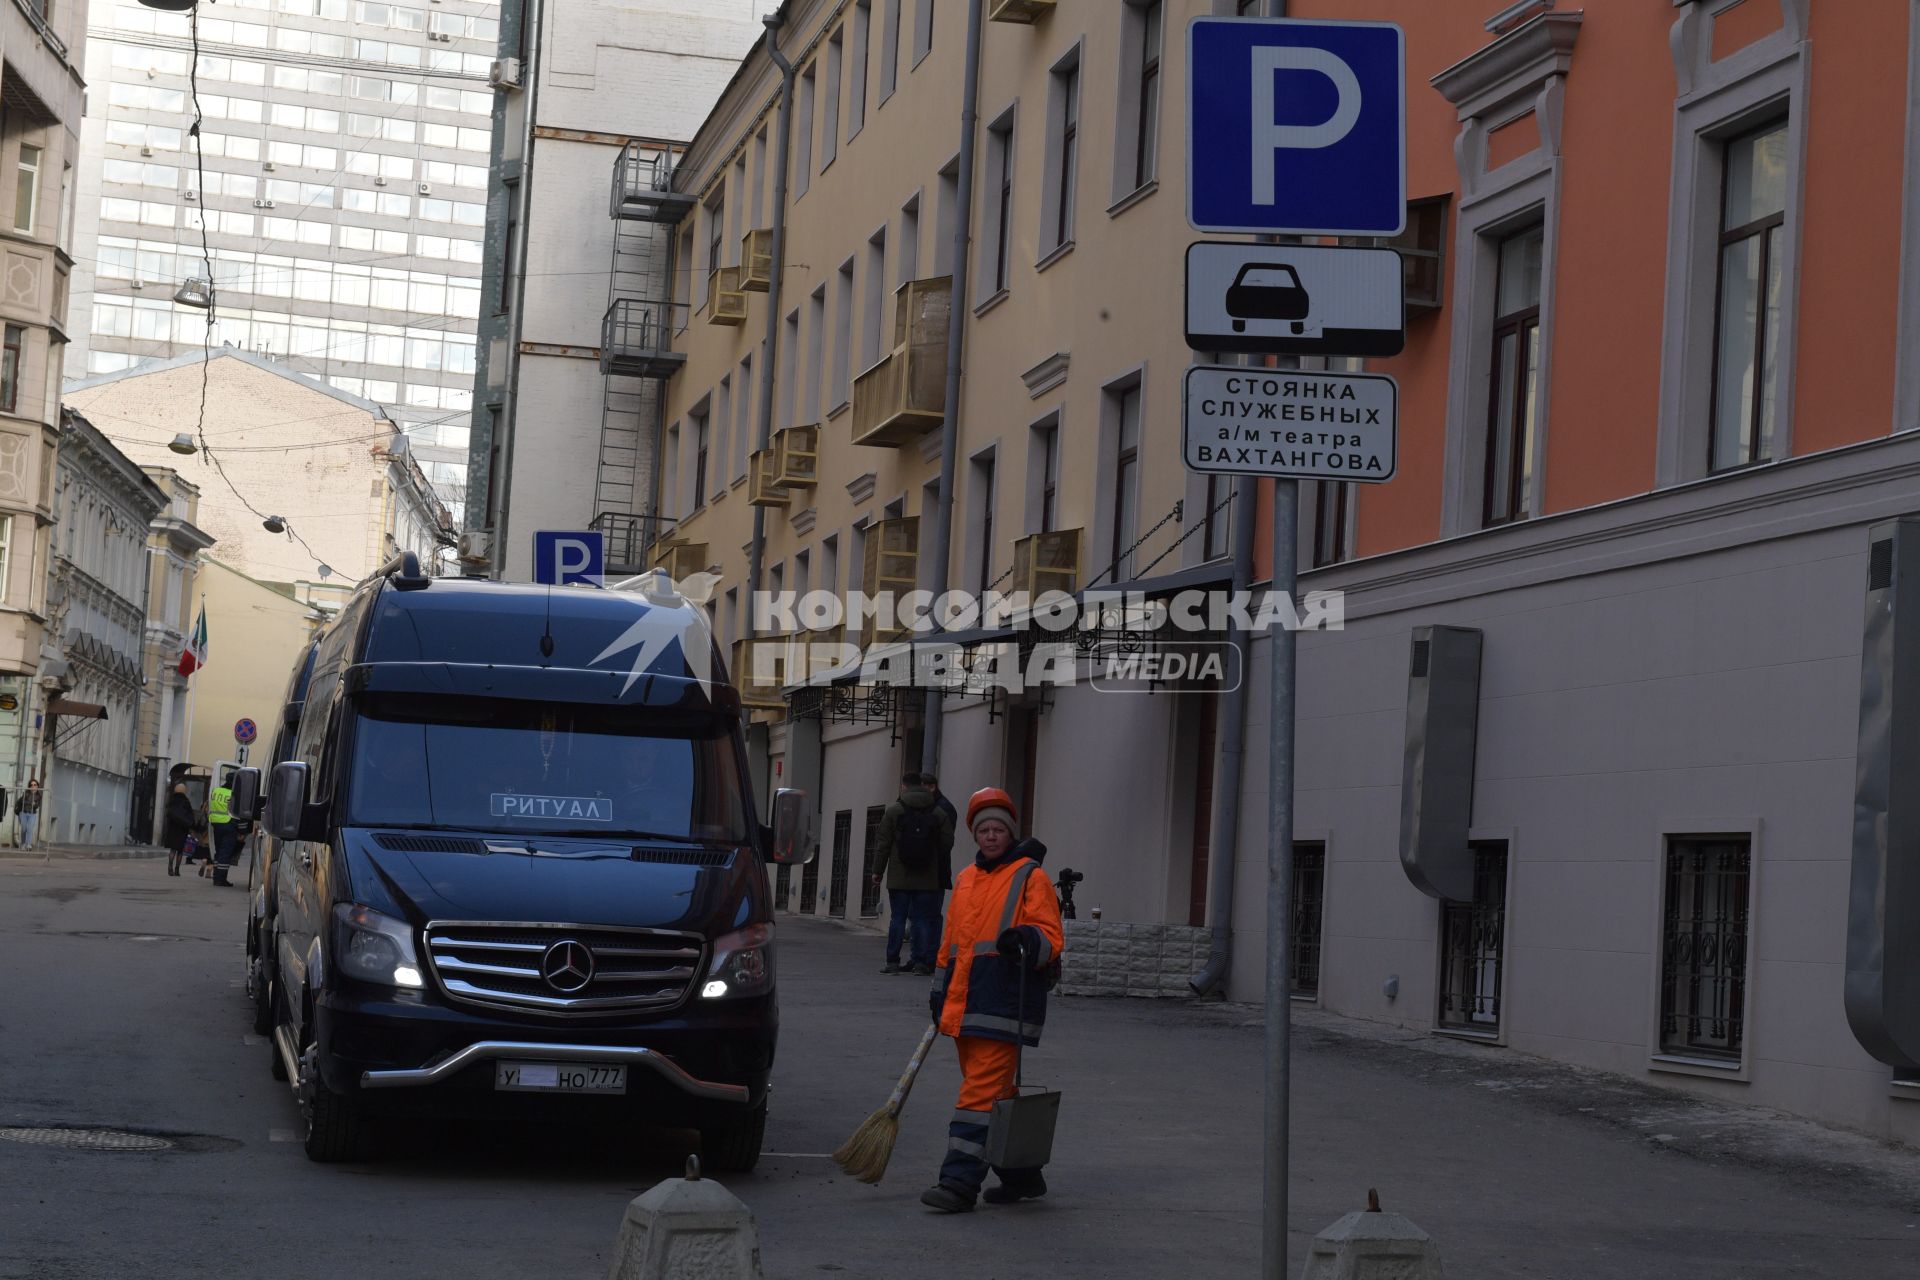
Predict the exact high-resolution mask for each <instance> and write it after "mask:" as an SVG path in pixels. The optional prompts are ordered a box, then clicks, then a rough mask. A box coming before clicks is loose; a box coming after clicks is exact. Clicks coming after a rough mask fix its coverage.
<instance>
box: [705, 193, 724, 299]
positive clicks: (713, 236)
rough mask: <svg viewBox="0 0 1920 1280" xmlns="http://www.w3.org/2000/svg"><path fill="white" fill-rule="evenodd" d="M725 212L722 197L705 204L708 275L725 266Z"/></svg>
mask: <svg viewBox="0 0 1920 1280" xmlns="http://www.w3.org/2000/svg"><path fill="white" fill-rule="evenodd" d="M726 213H727V207H726V202H725V200H724V199H715V200H714V202H713V203H712V204H709V205H708V206H707V274H708V275H709V276H711V275H712V274H713V273H714V272H716V271H718V270H719V269H720V268H721V267H723V266H725V265H726V262H727V259H726V252H727V233H726V225H727V218H726ZM709 287H711V286H709Z"/></svg>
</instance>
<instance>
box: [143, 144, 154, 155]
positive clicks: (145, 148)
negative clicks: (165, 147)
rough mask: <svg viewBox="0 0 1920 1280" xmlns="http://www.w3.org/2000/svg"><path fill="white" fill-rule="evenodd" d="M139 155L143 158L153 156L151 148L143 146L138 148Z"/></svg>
mask: <svg viewBox="0 0 1920 1280" xmlns="http://www.w3.org/2000/svg"><path fill="white" fill-rule="evenodd" d="M140 154H141V155H143V156H150V155H152V154H153V148H152V147H147V146H143V147H141V148H140Z"/></svg>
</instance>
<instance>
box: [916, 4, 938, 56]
mask: <svg viewBox="0 0 1920 1280" xmlns="http://www.w3.org/2000/svg"><path fill="white" fill-rule="evenodd" d="M913 7H914V11H915V13H916V14H917V15H918V16H916V17H915V19H914V22H913V65H914V66H916V67H917V66H919V65H920V60H921V59H922V58H924V57H926V56H927V55H928V54H929V53H932V52H933V11H934V0H914V6H913Z"/></svg>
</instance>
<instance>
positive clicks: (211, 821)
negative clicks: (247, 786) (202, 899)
mask: <svg viewBox="0 0 1920 1280" xmlns="http://www.w3.org/2000/svg"><path fill="white" fill-rule="evenodd" d="M232 781H233V775H232V774H231V773H229V774H228V775H227V776H226V777H224V778H222V779H221V780H220V782H219V784H218V785H217V786H215V787H214V789H213V790H212V791H211V792H210V793H209V794H208V796H207V825H208V826H209V827H211V828H212V829H213V882H214V883H215V884H217V885H222V886H231V884H232V883H233V882H232V881H230V880H228V879H227V868H228V867H231V866H232V865H233V860H234V858H236V857H237V856H238V855H239V852H240V850H239V848H238V845H239V839H238V835H237V833H236V832H235V830H234V825H233V788H232V787H231V786H229V785H228V784H229V783H230V782H232Z"/></svg>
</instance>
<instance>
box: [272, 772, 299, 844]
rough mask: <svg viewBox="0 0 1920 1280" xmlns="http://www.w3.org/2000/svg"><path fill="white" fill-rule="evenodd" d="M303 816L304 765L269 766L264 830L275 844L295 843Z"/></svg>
mask: <svg viewBox="0 0 1920 1280" xmlns="http://www.w3.org/2000/svg"><path fill="white" fill-rule="evenodd" d="M306 812H307V764H306V761H304V760H289V761H287V762H286V763H285V764H277V765H275V766H273V790H272V791H271V792H270V793H269V795H268V797H267V830H268V831H270V832H272V833H273V836H274V838H275V839H276V840H298V839H299V838H300V820H301V819H302V818H304V817H305V816H306Z"/></svg>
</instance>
